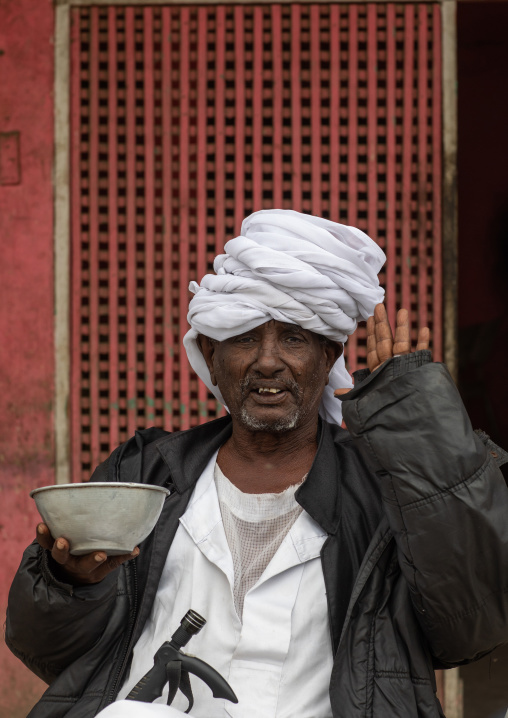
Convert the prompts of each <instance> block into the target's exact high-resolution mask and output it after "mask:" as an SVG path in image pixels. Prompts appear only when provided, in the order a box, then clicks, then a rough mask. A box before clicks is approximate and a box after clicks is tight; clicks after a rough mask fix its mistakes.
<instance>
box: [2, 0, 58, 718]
mask: <svg viewBox="0 0 508 718" xmlns="http://www.w3.org/2000/svg"><path fill="white" fill-rule="evenodd" d="M52 43H53V7H52V2H51V0H37V1H36V2H34V0H2V2H0V153H1V157H0V242H1V244H0V247H1V261H0V296H1V300H0V506H1V518H0V542H1V546H2V561H1V563H0V615H1V616H2V625H3V623H4V618H3V616H4V615H5V607H6V602H7V591H8V587H9V585H10V583H11V580H12V576H13V574H14V572H15V570H16V568H17V566H18V564H19V561H20V558H21V554H22V551H23V548H24V547H25V546H26V545H27V544H28V543H29V542H30V541H31V540H32V538H33V536H34V533H35V525H36V522H37V512H36V511H35V507H34V505H33V501H32V499H30V498H29V496H28V492H29V491H30V489H33V488H35V487H36V486H43V485H45V484H50V483H53V482H54V468H53V416H52V411H53V409H52V401H53V374H54V368H53V367H54V362H53V353H54V352H53V188H52V165H53V97H52V96H53V44H52ZM14 132H16V133H19V134H18V135H13V134H11V133H14ZM17 145H18V146H19V156H18V153H17ZM0 687H1V688H2V690H1V691H0V716H1V717H2V718H18V717H19V718H21V717H22V716H23V717H24V716H26V714H27V712H28V709H29V707H31V706H32V705H33V704H34V702H35V701H36V700H37V699H38V697H39V696H40V694H41V693H42V691H43V690H44V684H43V683H42V682H41V681H39V680H38V679H36V678H35V677H34V676H33V675H32V674H31V673H30V671H28V670H27V669H26V668H24V666H23V665H22V664H21V663H20V662H19V661H18V660H17V659H15V658H14V656H12V655H11V654H10V652H9V651H8V650H7V648H6V647H5V644H4V642H3V632H2V641H1V642H0Z"/></svg>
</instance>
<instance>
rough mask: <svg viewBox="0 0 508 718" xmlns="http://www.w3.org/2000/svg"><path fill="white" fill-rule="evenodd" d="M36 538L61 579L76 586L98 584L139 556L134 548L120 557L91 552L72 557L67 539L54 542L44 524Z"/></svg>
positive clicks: (39, 527)
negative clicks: (48, 552) (47, 552)
mask: <svg viewBox="0 0 508 718" xmlns="http://www.w3.org/2000/svg"><path fill="white" fill-rule="evenodd" d="M36 536H37V542H38V543H39V545H40V546H42V548H45V549H47V550H48V551H50V552H51V557H52V558H53V560H54V561H55V562H56V563H58V564H59V567H60V568H59V573H60V574H61V578H63V579H65V580H67V581H68V582H69V583H72V584H73V585H76V586H79V585H86V584H93V583H99V581H102V579H103V578H105V576H107V575H108V573H111V571H114V570H115V569H117V568H118V567H119V566H120V565H121V564H122V563H125V561H129V559H131V558H135V557H136V556H137V555H138V554H139V548H138V547H137V546H136V548H135V549H134V550H133V551H132V552H131V553H126V554H122V555H121V556H109V557H108V556H107V554H106V552H105V551H93V552H92V553H89V554H85V555H84V556H73V555H72V554H71V553H70V545H69V542H68V541H67V539H65V538H63V537H62V536H60V537H58V538H57V539H56V540H55V539H53V537H52V536H51V533H50V531H49V528H48V527H47V525H46V524H44V523H40V524H39V525H38V526H37V533H36Z"/></svg>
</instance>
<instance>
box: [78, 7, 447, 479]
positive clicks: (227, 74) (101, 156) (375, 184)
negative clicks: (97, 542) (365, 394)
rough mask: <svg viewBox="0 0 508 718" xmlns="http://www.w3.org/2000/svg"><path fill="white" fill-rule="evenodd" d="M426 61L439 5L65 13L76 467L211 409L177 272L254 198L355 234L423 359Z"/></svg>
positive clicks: (431, 223)
mask: <svg viewBox="0 0 508 718" xmlns="http://www.w3.org/2000/svg"><path fill="white" fill-rule="evenodd" d="M440 73H441V58H440V10H439V6H438V5H437V4H421V5H415V4H411V5H393V4H386V5H384V4H378V3H373V4H367V5H364V4H352V5H345V4H340V5H339V4H330V5H310V6H307V5H289V4H288V5H274V6H269V5H263V6H255V5H253V6H247V5H241V6H239V5H238V6H235V5H227V6H206V7H198V6H192V7H189V6H186V7H184V6H181V7H176V6H171V7H160V6H158V7H144V8H143V7H139V6H138V7H101V8H97V7H86V8H74V9H73V10H72V73H71V77H72V112H71V114H72V336H73V340H72V407H71V415H72V449H73V451H72V455H73V477H74V480H82V479H86V478H88V476H89V474H90V471H91V470H92V469H93V467H94V466H95V465H96V464H97V463H98V462H99V461H100V460H102V459H103V458H105V457H106V456H107V454H108V453H109V451H110V450H111V449H112V448H113V447H115V446H117V445H118V443H119V442H121V441H123V440H125V439H126V438H127V437H128V436H130V435H132V433H133V431H134V430H135V429H136V428H138V427H142V426H148V425H159V426H165V427H166V428H169V429H180V428H187V427H189V426H192V425H195V424H197V423H199V422H202V421H206V420H207V419H209V418H212V417H215V416H216V415H217V414H218V412H220V407H217V404H216V402H215V399H213V397H211V396H209V395H208V394H207V392H206V390H205V388H204V386H203V385H201V384H198V382H197V380H196V378H195V376H194V375H193V374H192V373H191V372H190V370H189V368H188V365H187V361H186V357H185V354H182V348H181V339H182V336H183V335H184V334H185V332H186V330H187V323H186V318H185V317H186V311H187V304H188V299H189V294H188V290H187V286H188V283H189V280H190V279H195V278H201V277H202V275H203V274H204V273H205V272H206V271H210V269H211V264H212V260H213V257H214V255H215V254H216V253H217V252H220V251H222V249H223V246H224V242H225V241H226V240H227V239H228V238H230V237H232V236H235V235H236V234H238V232H239V230H240V224H241V220H242V219H243V217H245V216H247V215H248V214H250V213H251V212H253V211H255V210H257V209H261V208H270V207H283V208H292V209H296V210H300V211H303V212H308V213H312V214H318V215H322V216H324V217H330V218H331V219H333V220H338V221H341V222H344V223H348V224H353V225H356V226H358V227H360V228H361V229H363V230H364V231H366V232H368V233H369V234H370V235H371V236H372V237H373V238H375V239H376V240H377V241H378V242H379V244H380V245H381V246H382V247H383V248H384V249H385V251H386V252H387V254H388V263H387V270H386V272H387V274H386V276H385V275H383V277H382V279H383V281H386V284H387V305H388V309H389V314H390V316H391V318H392V319H393V317H394V314H395V309H396V307H397V306H400V305H402V306H406V307H407V308H409V309H410V311H411V319H412V327H413V332H414V331H415V330H416V327H417V325H418V324H429V325H430V326H431V329H432V332H433V341H434V351H435V356H436V357H437V358H440V356H441V246H440V232H441V207H440V197H441V156H440V148H441V126H440V115H441V88H440ZM362 337H363V334H361V333H360V335H359V338H358V340H356V339H354V338H352V339H351V340H350V342H349V343H348V348H347V359H348V362H349V366H350V369H354V368H356V367H357V366H358V365H359V364H362V363H363V361H364V358H365V345H364V339H363V338H362Z"/></svg>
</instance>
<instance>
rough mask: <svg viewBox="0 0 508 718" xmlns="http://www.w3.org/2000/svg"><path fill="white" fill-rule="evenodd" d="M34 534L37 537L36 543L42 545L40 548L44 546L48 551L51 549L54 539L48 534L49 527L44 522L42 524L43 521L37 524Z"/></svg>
mask: <svg viewBox="0 0 508 718" xmlns="http://www.w3.org/2000/svg"><path fill="white" fill-rule="evenodd" d="M35 536H36V538H37V543H38V544H39V546H42V548H45V549H47V550H48V551H51V549H52V548H53V544H54V542H55V540H54V538H53V536H52V535H51V534H50V532H49V529H48V527H47V526H46V524H43V523H40V524H38V526H37V531H36V534H35Z"/></svg>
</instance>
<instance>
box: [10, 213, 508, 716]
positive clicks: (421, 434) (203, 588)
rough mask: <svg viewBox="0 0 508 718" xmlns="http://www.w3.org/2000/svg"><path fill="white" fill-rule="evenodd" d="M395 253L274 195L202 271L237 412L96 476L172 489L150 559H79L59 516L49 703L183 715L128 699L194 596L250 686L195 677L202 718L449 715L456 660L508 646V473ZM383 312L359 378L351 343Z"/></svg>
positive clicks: (17, 601)
mask: <svg viewBox="0 0 508 718" xmlns="http://www.w3.org/2000/svg"><path fill="white" fill-rule="evenodd" d="M383 261H384V255H383V254H382V252H381V251H380V250H379V248H378V247H377V246H376V245H375V244H374V243H373V242H372V240H370V239H369V238H368V237H366V235H364V234H363V233H361V232H359V231H358V230H354V229H352V228H347V227H343V226H342V225H337V224H335V223H332V222H327V221H326V220H321V219H319V218H314V217H308V216H305V215H299V214H298V213H295V212H284V211H282V210H272V211H268V212H257V213H255V214H254V215H252V216H251V217H249V218H248V219H247V220H245V222H244V223H243V225H242V233H241V236H240V237H237V238H235V239H234V240H231V241H230V242H228V244H227V245H226V254H225V255H221V256H220V257H218V258H217V259H216V262H215V265H214V268H215V271H216V274H215V275H208V276H207V277H205V278H204V279H203V281H202V283H201V286H198V285H195V284H193V285H191V288H192V290H193V291H194V292H195V295H196V296H195V297H194V299H193V300H192V302H191V305H190V309H189V322H190V324H191V330H190V332H189V333H188V335H187V337H186V339H185V346H186V349H187V353H188V356H189V360H190V362H191V364H192V366H193V367H194V369H195V370H196V371H197V372H198V374H199V375H200V377H201V378H202V379H203V380H204V381H205V383H207V385H208V386H209V388H210V389H211V390H212V391H213V392H214V394H215V395H216V396H217V397H218V398H219V399H220V400H221V401H222V402H224V404H225V405H226V406H227V407H228V411H229V416H228V417H227V418H225V419H219V420H217V421H214V422H210V423H208V424H205V425H202V426H200V427H197V428H195V429H191V430H190V431H187V432H180V433H176V434H171V435H168V434H165V433H163V432H160V431H157V430H148V431H145V432H139V433H138V434H137V436H136V437H135V439H133V440H131V441H129V442H127V444H126V445H124V446H123V447H121V448H120V449H119V450H117V451H116V452H114V453H113V455H112V456H111V457H110V458H109V460H108V461H107V462H105V464H103V465H101V467H99V468H98V470H97V471H96V472H95V474H94V477H93V479H94V480H126V481H132V480H135V481H140V482H147V483H155V484H159V485H165V486H170V487H171V489H172V494H171V496H170V497H169V498H168V499H167V501H166V503H165V506H164V509H163V512H162V515H161V518H160V520H159V522H158V524H157V526H156V529H155V531H154V533H153V534H152V535H151V536H150V537H149V538H148V539H147V540H146V541H145V542H143V544H142V545H141V546H140V547H139V549H136V550H135V552H134V553H133V554H132V556H127V557H120V558H107V557H106V556H105V554H103V553H102V552H100V551H99V552H94V553H93V554H90V555H89V556H85V557H79V558H77V557H72V556H71V555H70V554H69V550H68V549H69V546H68V542H67V541H65V539H62V538H61V537H55V538H56V541H54V540H53V537H51V536H50V535H49V531H48V529H47V527H45V526H44V525H40V526H39V527H38V535H37V542H34V544H32V546H31V547H29V548H28V549H27V552H26V553H25V557H24V560H23V563H22V565H21V567H20V570H19V572H18V575H17V577H16V579H15V581H14V583H13V587H12V590H11V600H10V608H9V614H8V621H7V641H8V644H9V645H10V647H11V649H12V650H13V651H14V652H15V653H16V654H17V655H18V656H19V657H20V658H22V659H23V660H24V661H25V663H26V664H27V665H28V666H29V667H30V668H31V669H32V670H33V671H35V672H36V673H37V674H38V675H40V676H41V677H42V678H44V679H45V680H47V681H48V682H49V683H50V687H49V689H48V691H47V693H46V694H45V695H44V696H43V698H42V700H41V701H40V703H39V704H38V705H37V706H36V707H35V708H34V709H33V711H32V712H31V713H30V716H32V717H33V718H45V717H49V716H51V717H52V718H58V717H59V716H66V717H68V718H85V716H93V715H97V714H99V713H100V714H101V715H103V716H104V718H116V717H126V716H137V717H138V718H143V716H147V717H148V716H152V715H154V716H156V715H160V716H166V717H167V718H169V717H170V716H174V715H181V713H180V711H181V710H183V709H184V708H185V707H186V705H187V704H186V701H185V699H183V697H182V696H177V698H176V699H175V702H174V703H173V707H172V708H168V707H167V706H166V705H165V703H166V696H167V689H166V691H165V693H164V694H163V696H162V698H161V699H160V701H159V702H158V703H157V704H153V705H145V704H141V703H136V702H132V701H129V700H124V699H125V698H126V697H127V695H128V694H129V692H130V691H131V689H132V688H133V687H134V686H135V685H136V683H137V682H138V681H139V680H140V678H141V677H142V676H143V675H144V674H145V673H146V672H147V671H148V670H149V669H150V668H151V666H152V663H153V655H154V653H155V652H156V650H157V649H158V648H159V646H160V645H161V644H162V643H163V642H164V641H166V640H168V639H169V638H170V636H171V634H172V632H173V631H174V630H175V628H176V627H177V625H178V623H179V620H180V619H181V617H182V616H183V615H184V613H185V612H186V611H187V610H188V609H189V608H193V609H194V610H197V611H198V612H199V613H201V614H202V615H203V616H205V618H206V619H207V620H208V623H207V625H206V627H205V628H204V629H203V630H202V631H201V633H200V634H199V635H197V636H195V637H194V638H193V639H192V644H191V645H192V649H191V650H192V653H194V654H196V655H198V656H199V657H200V658H202V659H203V660H205V661H207V662H208V663H210V664H211V665H212V666H213V667H214V668H215V669H217V670H218V671H219V672H220V673H222V675H223V676H224V677H225V678H226V679H227V680H228V681H229V682H230V684H231V686H232V688H233V690H234V691H235V692H236V694H237V696H238V698H239V702H238V704H237V705H234V704H232V703H228V702H226V701H222V700H216V699H213V698H212V696H211V694H210V691H209V690H208V689H207V688H206V687H205V686H204V684H202V683H201V682H200V681H196V680H193V682H192V683H193V690H194V694H195V705H194V708H193V709H192V715H193V716H195V718H204V717H205V716H206V717H207V718H215V717H218V716H226V715H228V716H232V717H233V718H266V717H267V716H274V717H275V718H297V717H298V718H331V716H333V717H334V718H338V717H340V718H356V717H358V718H360V716H361V717H362V718H363V717H364V716H372V717H373V718H394V717H395V718H409V717H411V716H414V717H415V718H416V717H417V716H418V717H420V718H437V716H441V715H442V712H441V708H440V706H439V703H438V701H437V698H436V695H435V682H434V674H433V669H434V668H435V667H441V668H447V667H451V666H454V665H458V664H460V663H463V662H467V661H471V660H475V659H476V658H478V657H480V656H482V655H484V654H486V653H487V652H489V651H490V650H492V649H493V648H494V647H495V646H496V645H498V644H500V643H502V642H505V641H506V640H508V598H507V597H508V590H507V589H508V548H507V547H508V524H507V522H506V519H505V517H506V508H507V504H508V500H507V499H508V492H507V490H506V485H505V483H504V481H503V478H502V476H501V474H500V472H499V469H498V467H497V465H496V461H495V460H494V456H493V454H492V452H491V451H489V450H488V449H490V448H491V447H490V445H489V442H488V440H487V439H486V440H485V442H483V441H482V440H481V439H480V437H479V436H477V435H476V434H475V433H474V432H473V431H472V429H471V427H470V424H469V422H468V420H467V417H466V415H465V412H464V409H463V406H462V404H461V402H460V399H459V397H458V394H457V392H456V389H455V387H454V385H453V382H452V381H451V379H450V377H449V375H448V374H447V372H446V369H445V368H444V367H443V365H440V364H433V363H432V362H431V357H430V352H429V351H428V345H429V333H428V330H426V329H422V330H421V331H420V333H419V338H418V346H417V348H416V349H417V350H416V352H415V353H411V346H410V340H409V325H408V316H407V312H405V311H404V310H402V311H401V312H399V315H398V319H397V327H396V330H395V338H394V339H393V338H392V333H391V329H390V327H389V325H388V322H387V319H386V313H385V311H384V307H383V305H382V304H380V301H381V299H382V290H381V289H380V288H379V284H378V281H377V272H378V271H379V269H380V267H381V265H382V263H383ZM374 307H375V309H374ZM367 317H368V321H367V329H368V344H367V350H368V365H369V370H368V371H364V372H362V373H360V375H359V376H358V377H357V383H356V386H355V388H354V389H352V390H349V388H350V379H349V376H348V375H347V373H346V371H345V367H344V363H343V359H342V343H343V342H344V341H345V339H346V338H347V335H348V334H351V333H352V332H353V331H354V330H355V328H356V322H357V320H358V319H361V318H364V319H365V318H367ZM348 386H349V388H348ZM334 389H335V390H338V391H337V394H338V395H339V396H340V397H341V400H342V405H343V407H344V414H345V420H346V424H347V426H348V429H349V432H350V433H348V432H347V431H345V430H343V429H341V428H340V423H341V412H340V406H341V403H340V401H339V400H338V399H337V398H334V396H333V393H334ZM494 454H497V461H498V462H502V460H503V459H502V458H501V457H502V456H503V452H502V450H499V451H497V452H494ZM120 564H121V568H119V565H120Z"/></svg>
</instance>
